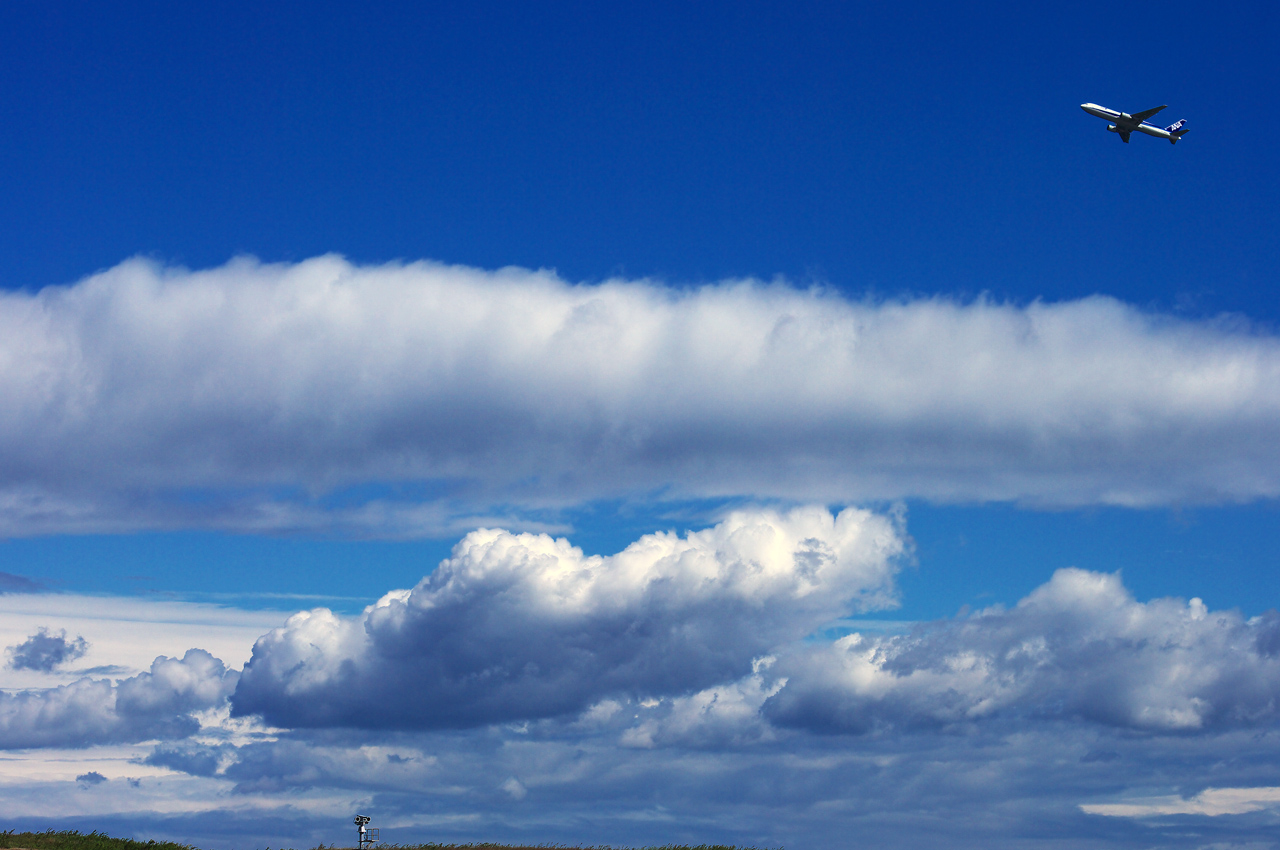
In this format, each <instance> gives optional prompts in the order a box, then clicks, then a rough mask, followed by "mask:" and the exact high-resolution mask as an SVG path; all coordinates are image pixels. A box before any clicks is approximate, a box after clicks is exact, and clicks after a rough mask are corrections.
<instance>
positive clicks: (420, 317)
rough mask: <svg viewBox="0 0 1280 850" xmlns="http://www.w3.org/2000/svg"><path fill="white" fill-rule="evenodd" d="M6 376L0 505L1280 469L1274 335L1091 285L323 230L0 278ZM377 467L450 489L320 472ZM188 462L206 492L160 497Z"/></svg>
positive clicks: (1076, 496) (761, 493) (369, 526)
mask: <svg viewBox="0 0 1280 850" xmlns="http://www.w3.org/2000/svg"><path fill="white" fill-rule="evenodd" d="M0 395H2V396H3V397H4V398H5V405H4V409H3V411H0V473H2V475H0V480H3V481H4V482H5V483H4V486H3V488H2V489H0V532H2V533H5V534H31V533H43V532H59V531H68V530H78V531H94V530H96V531H104V530H107V531H109V530H126V529H136V528H146V527H177V526H202V527H220V528H230V529H236V530H244V531H254V530H269V529H275V530H279V529H296V528H302V529H315V528H338V529H339V530H344V531H346V532H348V533H377V534H388V535H412V534H415V533H429V534H443V533H447V532H448V531H449V530H450V529H454V528H457V523H458V521H459V517H465V516H474V515H477V514H478V515H484V514H487V513H489V512H490V511H491V510H494V509H495V508H494V506H495V505H503V504H505V505H518V506H524V508H528V507H530V506H536V505H563V504H568V503H575V502H579V501H581V500H585V499H591V498H598V497H608V498H615V497H628V496H637V495H647V494H652V493H655V492H661V493H663V494H664V495H666V496H669V497H672V498H697V497H717V496H726V495H752V496H757V497H779V498H788V499H799V500H811V499H819V500H827V501H832V502H849V501H858V500H863V499H867V498H896V497H905V496H920V497H927V498H937V499H957V500H984V499H1020V500H1024V501H1028V502H1035V503H1057V504H1090V503H1106V504H1159V503H1168V502H1187V501H1198V500H1206V501H1213V500H1235V499H1250V498H1255V497H1259V496H1274V495H1277V494H1280V449H1277V446H1280V439H1278V438H1280V344H1278V343H1277V340H1276V338H1275V337H1274V336H1271V335H1268V334H1265V333H1256V332H1251V331H1249V330H1246V329H1242V328H1239V327H1236V326H1233V325H1231V324H1229V323H1223V322H1192V321H1182V320H1178V319H1175V318H1171V317H1168V316H1152V315H1147V314H1144V313H1142V312H1140V311H1138V310H1135V309H1134V308H1132V307H1129V306H1126V305H1124V304H1122V303H1120V302H1117V301H1114V300H1112V299H1108V298H1103V297H1096V298H1090V299H1085V300H1081V301H1074V302H1065V303H1059V304H1040V303H1035V304H1031V305H1029V306H1025V307H1020V306H1013V305H1004V304H995V303H990V302H986V301H979V302H975V303H971V304H957V303H953V302H950V301H947V300H942V299H930V300H916V301H907V302H888V303H870V302H856V301H850V300H848V299H845V298H842V297H840V296H838V295H836V294H832V293H829V292H828V293H822V292H811V291H798V290H796V289H793V288H790V287H787V286H785V285H781V284H776V285H765V284H761V283H755V282H726V283H723V284H718V285H712V286H706V287H701V288H695V289H687V290H677V289H672V288H668V287H665V286H662V285H659V284H656V283H653V282H650V281H621V280H618V281H609V282H606V283H603V284H600V285H578V286H574V285H569V284H567V283H565V282H564V281H561V280H560V279H558V278H557V277H555V276H554V275H553V274H550V273H546V272H529V271H524V270H519V269H505V270H501V271H497V272H486V271H482V270H477V269H470V268H463V267H445V266H440V265H434V264H430V263H416V264H412V265H408V266H380V267H358V266H353V265H351V264H349V263H347V262H345V261H343V260H342V259H340V258H338V257H332V256H329V257H321V258H317V259H314V260H309V261H307V262H303V263H298V264H295V265H271V266H262V265H258V264H256V263H254V262H252V261H247V260H235V261H233V262H231V263H228V264H227V265H225V266H223V267H220V268H216V269H212V270H208V271H202V272H188V271H184V270H180V269H167V268H161V267H158V266H156V265H154V264H151V263H148V262H145V261H141V260H131V261H128V262H125V263H122V264H121V265H119V266H117V267H115V268H113V269H110V270H108V271H106V272H103V273H101V274H98V275H95V276H93V277H90V278H87V279H86V280H84V281H81V282H80V283H78V284H76V285H74V286H70V287H53V288H48V289H45V290H42V291H40V292H37V293H25V292H6V293H3V294H0ZM381 484H390V485H395V484H410V485H417V484H421V485H426V487H427V491H429V492H431V493H434V494H435V495H433V496H430V497H427V496H423V497H420V498H409V497H403V496H401V497H396V498H391V497H384V496H379V497H367V501H365V502H364V503H360V502H359V500H357V502H356V503H355V504H354V505H353V504H352V503H351V502H350V501H349V500H348V501H344V502H343V503H342V506H340V507H337V506H333V505H330V504H328V503H326V502H325V500H324V499H323V498H322V497H323V495H324V494H326V493H331V492H334V491H335V490H342V489H343V488H355V487H362V486H366V485H381ZM188 491H195V492H198V493H200V494H202V495H203V496H204V497H205V498H201V499H175V498H174V495H175V494H178V493H183V492H188ZM424 492H425V491H424ZM514 513H515V514H519V513H520V510H516V511H514ZM535 519H536V517H535Z"/></svg>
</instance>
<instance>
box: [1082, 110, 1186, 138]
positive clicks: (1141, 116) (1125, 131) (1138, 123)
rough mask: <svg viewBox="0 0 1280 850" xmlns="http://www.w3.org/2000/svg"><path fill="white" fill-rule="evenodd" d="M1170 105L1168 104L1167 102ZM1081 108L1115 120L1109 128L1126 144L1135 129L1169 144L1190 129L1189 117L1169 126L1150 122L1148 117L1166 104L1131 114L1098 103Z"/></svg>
mask: <svg viewBox="0 0 1280 850" xmlns="http://www.w3.org/2000/svg"><path fill="white" fill-rule="evenodd" d="M1165 106H1168V104H1165ZM1080 108H1081V109H1083V110H1084V111H1085V112H1088V113H1089V114H1090V115H1096V116H1098V117H1099V118H1105V119H1107V120H1108V121H1114V122H1115V123H1114V124H1108V125H1107V129H1108V130H1110V131H1111V132H1113V133H1119V134H1120V141H1122V142H1124V143H1125V144H1126V145H1127V144H1129V134H1130V133H1132V132H1133V131H1134V130H1137V131H1138V132H1139V133H1146V134H1147V135H1148V136H1156V137H1157V138H1161V139H1168V140H1169V144H1171V145H1176V144H1177V143H1178V139H1181V138H1182V134H1183V133H1185V132H1187V130H1190V129H1191V128H1190V127H1188V126H1187V119H1185V118H1183V119H1182V120H1181V121H1179V122H1178V123H1176V124H1170V125H1169V126H1168V127H1157V126H1156V125H1154V124H1148V123H1147V119H1148V118H1150V117H1151V116H1152V115H1155V114H1156V113H1157V112H1159V111H1160V110H1161V109H1164V106H1157V107H1156V108H1155V109H1147V110H1144V111H1142V112H1135V113H1133V114H1132V115H1129V114H1127V113H1124V112H1116V111H1115V110H1114V109H1107V108H1106V107H1105V106H1099V105H1098V104H1096V103H1082V104H1080Z"/></svg>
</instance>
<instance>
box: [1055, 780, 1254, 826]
mask: <svg viewBox="0 0 1280 850" xmlns="http://www.w3.org/2000/svg"><path fill="white" fill-rule="evenodd" d="M1276 808H1280V788H1274V787H1273V788H1206V789H1204V790H1203V791H1201V792H1200V793H1199V794H1196V795H1195V796H1194V797H1191V798H1189V799H1185V798H1183V797H1179V796H1176V795H1171V796H1166V797H1145V798H1134V799H1131V800H1126V801H1125V802H1123V803H1087V804H1084V805H1082V806H1080V809H1081V811H1084V812H1088V813H1089V814H1091V815H1108V816H1110V817H1123V818H1145V817H1153V816H1156V815H1207V816H1209V817H1218V816H1220V815H1243V814H1248V813H1249V812H1257V811H1261V810H1263V809H1276Z"/></svg>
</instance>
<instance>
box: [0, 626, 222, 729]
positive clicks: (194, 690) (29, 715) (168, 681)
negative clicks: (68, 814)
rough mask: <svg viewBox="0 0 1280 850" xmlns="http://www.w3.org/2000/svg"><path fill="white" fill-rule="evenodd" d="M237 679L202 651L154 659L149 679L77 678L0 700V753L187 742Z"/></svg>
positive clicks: (0, 695)
mask: <svg viewBox="0 0 1280 850" xmlns="http://www.w3.org/2000/svg"><path fill="white" fill-rule="evenodd" d="M236 679H237V674H236V673H235V672H234V671H230V670H227V669H226V667H225V666H224V665H223V663H222V662H221V661H219V660H218V659H216V658H214V657H213V656H212V655H210V654H209V653H207V652H205V651H204V650H202V649H192V650H188V651H187V653H186V654H185V655H184V656H183V657H182V658H180V659H179V658H166V657H164V656H161V657H159V658H157V659H156V660H155V661H154V662H153V663H152V665H151V669H150V671H149V672H146V673H140V674H138V675H137V676H133V677H132V678H129V679H124V680H122V681H120V682H118V683H113V682H111V681H110V680H107V679H90V678H84V679H80V680H78V681H76V682H73V683H71V684H69V685H63V686H61V687H57V688H46V689H42V690H28V691H18V692H16V693H0V749H17V748H26V747H88V746H93V745H96V744H110V743H125V742H136V741H149V740H155V739H162V740H163V739H172V738H183V737H186V736H188V735H190V734H192V733H193V732H195V731H196V730H198V729H199V728H200V723H199V721H198V720H197V719H196V718H195V717H194V716H193V715H194V714H196V713H198V712H201V711H205V710H207V709H210V708H215V707H217V706H218V705H221V704H224V703H225V700H226V698H227V695H228V694H229V693H230V692H231V691H232V689H233V688H234V687H235V683H236Z"/></svg>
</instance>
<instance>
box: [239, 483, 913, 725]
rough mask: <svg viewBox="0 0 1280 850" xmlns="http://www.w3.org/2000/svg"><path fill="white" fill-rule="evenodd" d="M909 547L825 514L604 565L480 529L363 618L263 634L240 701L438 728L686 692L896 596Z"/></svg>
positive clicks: (769, 514)
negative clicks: (900, 562) (899, 565)
mask: <svg viewBox="0 0 1280 850" xmlns="http://www.w3.org/2000/svg"><path fill="white" fill-rule="evenodd" d="M903 550H904V540H903V536H902V534H901V532H900V530H899V529H898V528H897V527H895V525H894V524H893V523H892V522H891V521H890V520H888V519H886V518H885V517H882V516H878V515H875V514H872V513H870V512H867V511H861V510H855V509H846V510H844V511H842V512H841V513H840V514H839V515H838V516H832V514H831V513H830V512H829V511H827V510H826V509H824V508H820V507H810V508H797V509H795V510H792V511H790V512H788V513H785V514H781V513H777V512H775V511H768V510H764V511H752V512H746V511H744V512H738V513H734V514H731V515H729V516H728V517H727V518H726V519H725V520H724V521H723V522H721V523H719V524H718V525H716V526H714V527H712V528H710V529H707V530H705V531H700V532H693V533H690V534H688V535H687V536H686V537H683V538H682V537H679V536H677V535H675V534H673V533H657V534H650V535H645V536H644V537H642V538H640V539H639V540H638V541H636V542H635V543H633V544H632V545H630V546H628V547H627V548H626V549H625V550H624V551H622V552H620V553H619V554H617V555H613V556H609V557H600V556H593V557H585V556H584V555H583V553H582V551H581V550H579V549H576V548H574V547H572V546H571V545H570V544H569V543H568V541H567V540H564V539H553V538H551V537H549V536H547V535H533V534H512V533H510V532H506V531H494V530H484V529H482V530H479V531H476V532H473V533H471V534H469V535H467V536H466V538H464V539H463V540H462V541H461V542H460V543H459V544H458V545H457V546H456V547H455V548H454V551H453V557H452V558H450V559H449V560H447V561H445V562H444V563H442V564H441V565H440V566H439V567H438V568H437V569H436V570H435V571H434V572H432V573H431V575H429V576H427V577H426V578H424V579H423V580H422V581H421V582H420V583H419V584H418V585H417V586H416V587H415V588H414V589H413V590H412V591H396V592H393V593H390V594H388V595H387V596H385V597H384V598H383V599H382V600H380V601H379V602H378V603H377V604H376V605H373V606H370V607H369V608H368V609H366V611H365V612H364V614H363V616H361V617H360V618H359V619H358V620H357V619H343V618H340V617H337V616H335V615H333V614H332V613H330V612H329V611H328V610H326V609H317V610H314V611H309V612H303V613H300V614H297V615H295V616H293V617H291V618H290V619H289V621H288V622H287V623H286V624H285V625H284V627H282V628H280V629H276V630H274V631H272V632H271V633H269V634H267V635H265V636H264V637H262V638H261V639H260V640H259V641H258V642H257V644H256V645H255V646H254V651H253V659H252V660H251V661H250V662H249V664H248V665H246V667H245V670H244V674H243V676H242V677H241V681H240V684H239V686H238V687H237V689H236V692H235V695H234V696H233V698H232V704H233V706H234V709H235V712H236V713H237V714H261V715H263V716H264V717H265V718H266V720H267V721H268V722H269V723H271V724H273V725H277V726H286V727H289V726H355V727H364V728H379V727H391V728H433V727H437V728H438V727H451V726H452V727H465V726H481V725H485V724H488V723H494V722H499V721H517V720H527V719H536V718H542V717H550V716H556V715H564V714H568V713H571V712H577V711H581V710H583V709H585V708H587V707H588V706H589V705H590V704H591V703H592V702H595V701H597V700H600V699H603V698H607V697H611V696H618V695H631V694H638V695H640V696H653V695H656V696H663V695H668V694H682V693H688V692H690V691H694V690H698V689H701V688H705V687H708V686H710V685H714V684H717V683H720V682H725V681H731V680H733V679H737V678H739V677H741V676H743V675H746V674H748V673H749V672H750V671H751V669H752V664H753V661H754V660H755V659H756V658H758V657H760V656H763V655H765V654H767V653H769V652H770V651H772V650H773V649H775V648H776V647H778V646H781V645H786V644H788V643H790V642H792V641H796V640H799V639H801V638H803V637H804V636H805V635H806V634H808V633H810V632H811V631H813V630H814V629H816V628H817V627H818V626H820V625H821V624H822V623H824V622H826V621H828V620H830V619H832V618H834V617H837V616H839V615H841V614H842V613H845V612H847V611H848V610H849V609H850V608H861V609H866V608H868V607H871V608H880V607H885V606H887V605H889V604H892V579H893V574H894V571H895V568H896V563H895V559H896V558H897V556H899V555H901V554H902V552H903Z"/></svg>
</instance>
